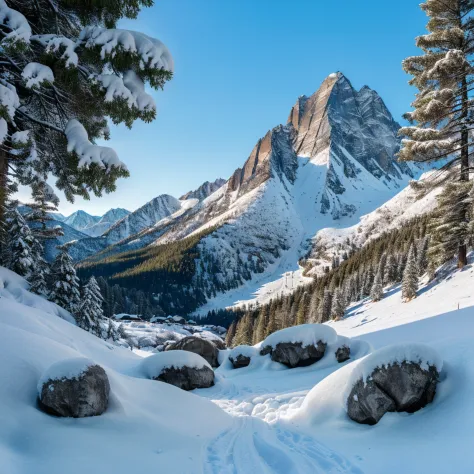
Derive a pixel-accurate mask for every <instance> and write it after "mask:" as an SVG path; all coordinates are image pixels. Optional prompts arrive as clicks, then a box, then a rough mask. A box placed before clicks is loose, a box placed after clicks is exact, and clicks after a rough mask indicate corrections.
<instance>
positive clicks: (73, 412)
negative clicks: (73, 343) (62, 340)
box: [38, 360, 110, 418]
mask: <svg viewBox="0 0 474 474" xmlns="http://www.w3.org/2000/svg"><path fill="white" fill-rule="evenodd" d="M73 361H74V360H73ZM67 362H69V361H64V367H67ZM55 366H56V368H58V367H59V366H58V364H55ZM53 367H54V366H53ZM53 367H52V368H53ZM53 372H54V370H53ZM53 372H52V373H53ZM64 373H68V370H65V371H64ZM69 374H70V375H71V376H70V377H67V376H61V377H59V378H58V377H56V376H55V375H51V376H50V377H49V376H48V374H47V373H46V374H45V376H43V379H42V381H41V383H40V385H39V387H38V391H39V406H40V408H41V409H42V410H43V411H45V412H46V413H49V414H51V415H56V416H62V417H73V418H84V417H87V416H96V415H101V414H102V413H104V411H105V410H106V409H107V405H108V402H109V392H110V385H109V379H108V378H107V374H106V373H105V370H104V369H103V368H102V367H100V366H99V365H90V366H88V367H86V368H85V370H84V371H82V372H80V373H78V374H74V373H73V372H71V370H70V369H69Z"/></svg>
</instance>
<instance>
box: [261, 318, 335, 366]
mask: <svg viewBox="0 0 474 474" xmlns="http://www.w3.org/2000/svg"><path fill="white" fill-rule="evenodd" d="M336 340H337V334H336V331H335V330H334V329H332V328H331V327H329V326H326V325H324V324H301V325H299V326H293V327H290V328H286V329H282V330H281V331H277V332H274V333H273V334H270V336H268V337H267V338H266V339H265V340H264V341H263V342H262V345H261V347H262V349H261V351H260V354H261V355H266V354H270V355H271V358H272V360H273V361H275V362H280V363H281V364H284V365H286V366H288V367H290V368H294V367H306V366H308V365H311V364H314V363H315V362H317V361H318V360H320V359H322V358H323V357H324V353H325V352H326V347H327V345H328V344H333V343H335V342H336Z"/></svg>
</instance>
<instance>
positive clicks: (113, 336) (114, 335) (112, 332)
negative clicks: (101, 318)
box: [105, 318, 120, 342]
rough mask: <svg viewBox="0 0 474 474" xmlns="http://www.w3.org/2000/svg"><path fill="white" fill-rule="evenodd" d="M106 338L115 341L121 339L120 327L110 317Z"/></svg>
mask: <svg viewBox="0 0 474 474" xmlns="http://www.w3.org/2000/svg"><path fill="white" fill-rule="evenodd" d="M105 339H107V340H111V341H113V342H117V341H118V340H119V339H120V334H119V332H118V329H117V328H116V327H115V324H114V322H113V321H112V318H109V322H108V324H107V334H106V338H105Z"/></svg>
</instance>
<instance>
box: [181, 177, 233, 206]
mask: <svg viewBox="0 0 474 474" xmlns="http://www.w3.org/2000/svg"><path fill="white" fill-rule="evenodd" d="M225 183H226V180H225V179H222V178H217V179H216V180H215V181H213V182H212V183H210V182H209V181H206V182H204V183H203V184H201V186H199V188H197V189H195V190H194V191H189V192H187V193H186V194H183V195H182V196H181V197H180V198H179V199H180V200H181V201H184V200H186V199H197V200H198V201H202V200H204V199H206V198H207V197H208V196H210V195H211V194H212V193H214V192H216V191H217V190H218V189H219V188H221V187H222V186H224V184H225Z"/></svg>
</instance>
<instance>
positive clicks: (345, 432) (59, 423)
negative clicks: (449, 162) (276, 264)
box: [0, 265, 474, 474]
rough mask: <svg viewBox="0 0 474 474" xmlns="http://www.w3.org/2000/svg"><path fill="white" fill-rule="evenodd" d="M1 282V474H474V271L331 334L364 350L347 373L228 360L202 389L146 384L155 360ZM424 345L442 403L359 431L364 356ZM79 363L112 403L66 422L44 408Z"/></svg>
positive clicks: (20, 284) (351, 317) (362, 310)
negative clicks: (48, 377)
mask: <svg viewBox="0 0 474 474" xmlns="http://www.w3.org/2000/svg"><path fill="white" fill-rule="evenodd" d="M0 280H1V281H2V282H3V284H2V285H0V287H2V289H1V290H0V334H1V336H0V337H1V344H0V357H1V359H2V364H1V365H0V407H1V408H0V417H1V421H2V422H1V423H0V465H1V469H0V472H6V473H13V474H33V473H34V474H42V473H48V474H55V473H61V474H62V473H65V472H67V473H68V474H69V473H73V474H74V473H78V474H79V473H81V474H82V473H83V472H86V471H89V472H91V473H95V472H113V473H114V474H116V473H118V474H120V473H129V472H151V471H153V470H156V469H158V470H159V471H160V472H166V473H171V474H175V473H176V474H185V473H190V474H195V473H196V474H199V473H216V474H217V473H219V474H223V473H232V474H248V473H281V474H283V473H284V474H287V473H296V474H306V473H357V474H361V473H366V474H380V473H384V474H392V473H393V474H395V473H399V472H404V473H410V474H424V473H426V472H430V473H433V474H438V473H439V474H441V473H443V474H444V473H446V472H450V473H451V472H453V473H457V474H468V473H471V472H472V466H473V465H474V452H473V450H472V449H471V445H472V442H473V438H474V435H473V434H472V425H473V424H474V399H473V397H472V393H473V391H474V364H473V363H472V360H471V356H473V357H474V347H473V343H472V341H473V338H472V334H473V333H474V292H473V291H472V288H473V284H474V268H473V267H472V265H470V266H468V267H467V268H465V269H464V270H463V271H457V270H456V271H453V272H451V273H447V274H445V275H444V276H443V277H441V279H440V281H438V282H436V283H434V284H430V285H422V287H421V288H420V291H419V296H418V298H416V299H415V300H413V301H411V302H410V303H402V302H401V296H400V289H399V288H398V287H393V288H387V289H386V296H385V298H384V299H383V300H382V301H380V302H378V303H372V302H370V301H369V300H367V301H362V302H360V303H358V304H356V305H354V306H353V307H351V308H350V310H349V311H348V314H347V316H346V318H344V319H343V320H342V321H339V322H335V323H331V324H330V326H331V327H332V328H333V329H335V330H336V332H337V333H338V340H339V341H340V340H341V338H344V337H347V338H348V339H347V341H346V340H345V339H342V340H343V341H346V342H347V343H348V344H349V345H350V347H351V360H349V361H347V362H345V363H343V364H338V363H337V362H336V361H335V358H334V355H333V349H334V348H333V347H330V349H328V351H327V353H326V355H325V356H324V358H323V359H322V360H320V361H319V362H317V363H316V364H314V365H312V366H310V367H305V368H296V369H287V368H285V367H283V366H282V365H280V364H277V363H274V362H272V361H271V360H270V358H269V356H264V357H262V356H257V357H254V360H253V361H252V362H251V364H250V366H249V367H247V368H242V369H232V368H231V364H230V363H229V362H228V360H227V355H228V353H227V352H225V351H222V352H221V354H220V357H221V361H222V365H221V367H219V368H218V369H217V370H216V385H215V386H214V387H212V388H209V389H203V390H196V391H194V392H192V393H186V392H183V391H181V390H179V389H177V388H175V387H173V386H169V385H166V384H164V383H160V382H155V381H152V380H147V379H144V378H143V377H144V374H143V370H141V369H140V368H141V366H142V365H141V362H142V360H143V359H142V358H141V357H139V356H138V355H137V354H134V353H132V352H131V351H130V350H126V349H124V348H120V347H115V346H112V345H111V344H108V343H107V342H104V341H102V340H99V339H97V338H96V337H94V336H92V335H90V334H88V333H86V332H84V331H82V330H80V329H78V328H77V327H75V326H74V325H73V324H71V323H70V322H68V321H66V320H64V319H62V318H67V314H66V313H64V312H62V311H60V310H58V308H57V307H56V306H55V305H53V304H51V303H47V302H45V301H44V300H41V298H39V297H36V296H32V295H30V294H29V293H28V292H27V291H26V289H25V287H26V284H25V283H24V281H23V280H21V279H20V278H19V277H17V276H16V275H14V274H12V273H11V272H8V271H6V270H2V271H1V272H0ZM458 304H459V308H460V309H458ZM61 316H62V318H61ZM331 340H332V339H331ZM412 342H413V343H422V344H427V345H428V346H429V347H430V348H431V349H434V350H435V351H436V353H437V354H439V356H440V357H441V359H442V361H443V369H442V372H441V380H440V383H439V384H438V389H437V394H436V397H435V399H434V402H433V403H432V404H430V405H428V406H427V407H425V408H424V409H422V410H420V411H418V412H416V413H414V414H405V413H390V414H386V415H385V416H384V417H383V418H382V420H381V421H380V422H379V423H378V424H377V425H375V426H367V425H358V424H356V423H355V422H353V421H351V420H350V419H349V418H348V417H347V415H346V412H345V409H344V399H343V394H344V393H345V390H346V385H347V383H348V381H350V380H351V375H352V374H353V373H354V372H355V370H356V368H357V366H358V364H359V363H360V361H361V358H362V357H364V356H365V355H367V354H368V353H372V352H373V351H374V350H376V349H379V348H384V347H386V346H389V345H393V344H406V343H412ZM331 344H333V342H331ZM73 357H74V358H75V357H87V358H88V359H91V360H93V361H94V362H96V363H99V364H100V365H102V366H103V367H104V368H105V370H106V372H107V374H108V376H109V379H110V384H111V402H110V405H109V408H108V409H107V411H106V412H105V413H104V414H103V415H102V416H100V417H93V418H86V419H60V418H54V417H51V416H49V415H46V414H44V413H42V412H41V411H39V409H38V407H37V405H36V396H37V391H36V390H37V388H36V387H37V384H38V381H39V380H40V378H41V375H42V374H43V372H44V370H46V369H47V368H48V367H49V366H50V365H51V364H53V363H55V362H58V361H60V360H62V359H65V358H73ZM308 394H310V395H308Z"/></svg>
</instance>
